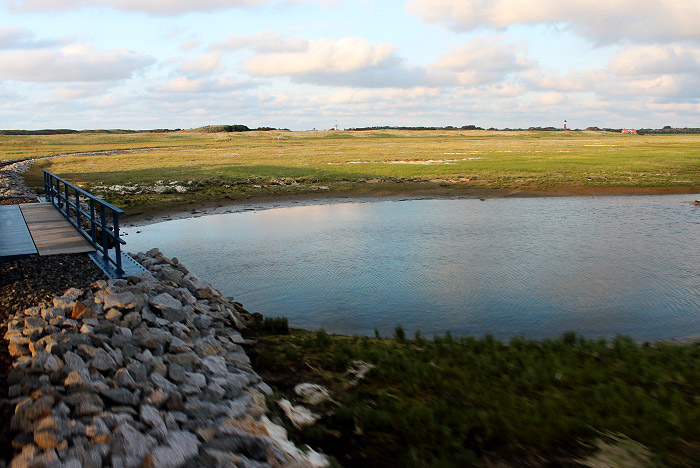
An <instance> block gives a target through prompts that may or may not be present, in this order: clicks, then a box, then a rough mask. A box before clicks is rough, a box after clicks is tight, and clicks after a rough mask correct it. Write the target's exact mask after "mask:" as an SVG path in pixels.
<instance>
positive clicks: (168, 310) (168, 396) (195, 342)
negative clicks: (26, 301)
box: [5, 249, 325, 468]
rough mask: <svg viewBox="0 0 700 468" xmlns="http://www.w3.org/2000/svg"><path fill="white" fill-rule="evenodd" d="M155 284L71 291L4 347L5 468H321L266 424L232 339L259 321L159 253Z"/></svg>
mask: <svg viewBox="0 0 700 468" xmlns="http://www.w3.org/2000/svg"><path fill="white" fill-rule="evenodd" d="M135 258H136V259H137V260H139V261H140V262H141V263H142V264H143V265H144V266H145V267H147V268H148V269H149V271H151V272H152V273H153V275H154V276H155V277H152V276H150V275H146V274H144V275H140V276H132V277H129V278H128V279H122V280H108V281H104V280H99V281H96V282H95V283H93V284H92V285H91V286H90V287H89V288H86V289H76V288H71V289H69V290H68V291H67V292H66V293H65V294H63V295H62V296H60V297H55V298H54V299H53V301H52V303H51V304H49V303H45V304H43V305H41V306H38V307H31V308H28V309H26V310H24V311H23V312H22V313H18V314H17V315H16V316H15V317H14V318H12V319H11V320H10V321H9V323H8V326H7V333H6V335H5V338H6V339H7V341H8V342H9V351H10V353H11V355H12V356H13V358H14V361H15V362H14V368H13V370H12V371H11V372H10V374H9V376H8V385H9V390H8V391H9V397H10V398H11V399H12V402H13V403H14V405H15V414H14V416H13V417H12V421H11V426H12V429H14V430H16V431H17V433H18V435H17V436H16V437H15V439H14V441H13V444H14V446H15V449H17V450H21V453H20V454H19V455H17V456H16V457H15V458H14V459H13V460H12V464H11V466H12V467H25V466H26V467H29V466H66V467H81V466H82V467H101V466H113V467H144V466H148V467H179V466H192V467H195V466H214V467H256V468H257V467H266V466H272V467H276V466H299V467H301V466H323V465H324V463H325V461H324V459H323V457H321V456H320V455H318V454H315V453H313V452H308V453H302V452H300V451H299V450H297V449H296V448H295V447H294V446H293V445H292V444H291V443H290V442H288V441H287V439H286V434H285V432H284V429H282V428H281V427H280V426H277V425H275V424H273V423H272V422H270V421H269V420H268V419H267V417H266V416H265V411H266V408H265V394H268V393H270V388H269V387H268V386H267V385H266V384H265V383H264V382H262V380H261V379H260V377H259V376H258V375H257V374H256V373H255V371H254V370H253V369H252V368H251V366H250V361H249V359H248V356H247V355H246V353H245V351H244V350H243V348H242V347H241V344H244V343H245V340H244V338H243V337H242V336H241V334H240V332H239V330H240V329H241V328H243V327H245V326H246V324H247V323H251V322H252V321H254V320H255V318H254V317H252V316H251V315H250V314H248V313H247V312H245V310H244V309H243V308H242V307H241V305H240V304H238V303H235V302H233V301H232V299H230V298H226V297H223V296H222V295H221V294H220V293H219V292H218V291H217V290H216V289H214V288H212V287H211V286H210V285H208V284H206V283H204V282H202V281H201V280H199V279H198V278H197V277H196V276H194V275H192V274H191V273H189V272H188V271H187V269H186V268H185V267H184V266H183V265H181V264H180V263H178V261H177V259H172V260H169V259H167V258H165V257H164V256H163V255H162V254H161V253H160V251H159V250H158V249H153V250H151V251H149V252H148V253H147V254H144V253H140V254H138V255H136V256H135Z"/></svg>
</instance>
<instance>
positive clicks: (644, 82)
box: [0, 0, 700, 130]
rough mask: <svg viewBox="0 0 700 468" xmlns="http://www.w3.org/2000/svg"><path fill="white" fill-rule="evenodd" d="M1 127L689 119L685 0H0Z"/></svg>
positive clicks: (695, 44)
mask: <svg viewBox="0 0 700 468" xmlns="http://www.w3.org/2000/svg"><path fill="white" fill-rule="evenodd" d="M0 2H1V3H0V128H2V129H42V128H72V129H78V130H81V129H97V128H127V129H153V128H171V129H174V128H183V129H184V128H194V127H199V126H203V125H211V124H243V125H247V126H249V127H251V128H255V127H260V126H268V127H275V128H288V129H291V130H311V129H328V128H332V127H333V126H334V125H336V124H337V125H338V128H340V129H344V128H352V127H368V126H384V125H389V126H446V125H452V126H457V127H461V126H463V125H477V126H481V127H484V128H489V127H496V128H506V127H510V128H527V127H531V126H542V127H545V126H553V127H562V126H563V122H564V120H566V121H567V122H568V127H569V128H587V127H589V126H598V127H612V128H623V127H626V128H660V127H663V126H665V125H671V126H673V127H700V27H699V26H698V25H699V24H700V0H663V1H662V0H636V1H632V0H607V1H605V2H590V0H568V1H566V0H404V1H400V0H383V1H378V0H377V1H375V0H352V1H350V0H93V1H88V0H0Z"/></svg>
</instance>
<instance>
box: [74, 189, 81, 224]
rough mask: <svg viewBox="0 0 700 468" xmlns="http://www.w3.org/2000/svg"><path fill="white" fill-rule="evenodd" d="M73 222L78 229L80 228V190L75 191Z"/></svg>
mask: <svg viewBox="0 0 700 468" xmlns="http://www.w3.org/2000/svg"><path fill="white" fill-rule="evenodd" d="M75 222H76V224H77V225H78V230H80V229H82V225H81V224H80V192H78V191H77V190H76V191H75Z"/></svg>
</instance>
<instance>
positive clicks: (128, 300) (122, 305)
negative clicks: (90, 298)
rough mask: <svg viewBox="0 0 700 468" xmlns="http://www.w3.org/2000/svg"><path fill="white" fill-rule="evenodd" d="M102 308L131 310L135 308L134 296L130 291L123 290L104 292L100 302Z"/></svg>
mask: <svg viewBox="0 0 700 468" xmlns="http://www.w3.org/2000/svg"><path fill="white" fill-rule="evenodd" d="M102 306H103V308H104V310H107V309H112V308H114V309H121V310H132V309H134V308H136V296H134V293H132V292H131V291H124V292H119V293H115V294H106V295H105V296H104V298H103V304H102Z"/></svg>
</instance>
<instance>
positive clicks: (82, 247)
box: [20, 203, 95, 255]
mask: <svg viewBox="0 0 700 468" xmlns="http://www.w3.org/2000/svg"><path fill="white" fill-rule="evenodd" d="M20 208H21V209H22V214H23V215H24V219H25V220H26V222H27V227H28V228H29V232H30V233H31V235H32V239H33V240H34V244H35V245H36V248H37V250H38V251H39V255H57V254H72V253H84V252H94V251H95V249H94V248H93V247H92V245H90V243H89V242H88V241H87V240H85V238H84V237H83V236H82V235H81V234H80V233H79V232H78V231H77V230H76V229H75V228H74V227H73V226H72V225H71V224H70V223H69V222H68V220H66V218H64V217H63V215H62V214H61V213H59V212H58V210H57V209H56V208H54V206H53V205H52V204H51V203H24V204H22V205H20Z"/></svg>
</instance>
